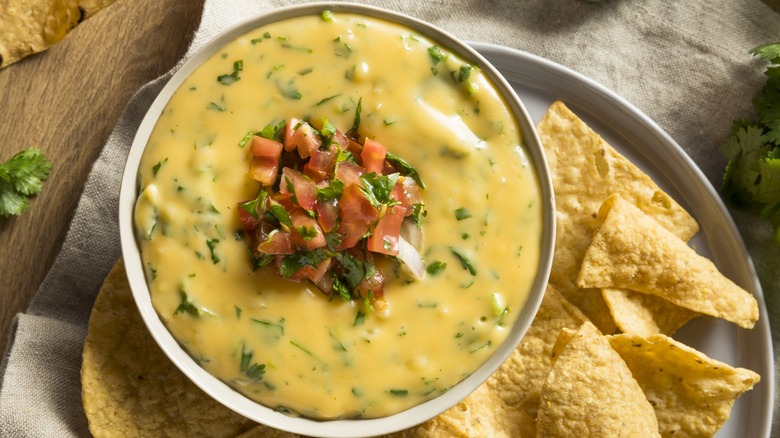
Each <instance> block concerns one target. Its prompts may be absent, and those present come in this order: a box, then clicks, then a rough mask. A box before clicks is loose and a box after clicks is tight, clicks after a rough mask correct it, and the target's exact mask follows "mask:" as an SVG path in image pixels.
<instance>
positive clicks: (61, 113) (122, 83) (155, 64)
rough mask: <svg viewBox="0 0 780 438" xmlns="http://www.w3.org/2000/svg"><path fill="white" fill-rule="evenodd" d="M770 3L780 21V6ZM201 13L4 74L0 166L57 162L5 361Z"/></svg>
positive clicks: (102, 39)
mask: <svg viewBox="0 0 780 438" xmlns="http://www.w3.org/2000/svg"><path fill="white" fill-rule="evenodd" d="M764 2H765V3H766V4H768V5H769V6H770V7H771V8H772V9H773V10H775V11H778V12H780V0H764ZM202 7H203V0H133V1H130V0H118V1H117V2H116V3H115V4H113V5H111V6H109V7H108V8H107V9H105V10H104V11H102V12H100V13H98V14H97V15H95V16H94V17H92V18H90V19H89V20H87V21H85V22H84V23H82V24H81V25H79V26H78V27H77V28H76V29H75V30H73V31H72V32H71V33H70V34H69V35H68V37H67V38H65V39H64V40H63V41H61V42H60V43H59V44H57V45H55V46H54V47H53V48H51V49H49V50H48V51H47V52H45V53H43V54H40V55H36V56H33V57H30V58H27V59H25V60H22V61H21V62H18V63H16V64H13V65H11V66H10V67H8V68H5V69H3V70H0V139H2V141H0V160H3V161H4V160H6V159H8V158H10V157H11V156H12V155H13V154H15V153H16V152H18V151H19V150H21V149H23V148H26V147H30V146H36V147H39V148H41V149H43V151H44V153H45V154H46V156H47V157H48V158H49V159H50V160H51V161H53V162H54V168H53V170H52V172H51V175H50V176H49V179H48V180H47V181H46V183H45V185H44V190H43V192H42V193H41V194H40V195H38V196H37V197H36V198H35V199H34V200H33V201H32V208H31V210H30V211H29V212H27V213H26V214H24V215H23V216H21V217H19V218H13V219H6V220H3V219H0V242H2V244H1V245H2V246H0V248H1V249H0V352H2V351H5V347H6V342H7V338H8V333H9V329H10V324H11V321H12V319H13V317H14V315H15V314H16V313H18V312H21V311H24V310H25V309H26V308H27V305H28V304H29V302H30V300H31V299H32V297H33V295H34V293H35V291H36V290H37V288H38V286H39V285H40V284H41V282H42V281H43V278H44V276H45V275H46V272H47V271H48V269H49V268H50V267H51V264H52V262H53V261H54V259H55V258H56V256H57V253H58V252H59V249H60V247H61V245H62V241H63V239H64V237H65V233H66V232H67V230H68V224H69V222H70V219H71V217H72V215H73V211H74V209H75V207H76V204H77V202H78V199H79V196H80V194H81V191H82V189H83V186H84V183H85V181H86V177H87V174H88V173H89V171H90V169H91V167H92V163H93V162H94V161H95V159H96V158H97V156H98V155H99V153H100V150H101V147H102V146H103V144H104V143H105V141H106V139H107V138H108V136H109V134H110V133H111V130H112V129H113V127H114V125H115V124H116V122H117V120H118V119H119V117H120V115H121V112H122V109H123V108H124V107H125V105H126V104H127V102H128V100H129V99H130V97H131V96H132V95H133V93H134V92H135V91H136V90H137V89H138V88H139V87H140V86H141V85H143V84H144V83H146V82H148V81H150V80H152V79H154V78H155V77H157V76H159V75H160V74H162V73H164V72H166V71H167V70H169V69H170V68H171V67H172V66H173V65H174V64H175V63H176V61H177V60H178V59H180V58H181V56H182V55H183V54H184V53H185V51H186V49H187V46H188V45H189V43H190V40H191V37H192V33H193V32H194V30H195V29H196V28H197V26H198V23H199V20H200V15H201V12H202ZM778 17H779V18H778V19H780V15H779V16H778Z"/></svg>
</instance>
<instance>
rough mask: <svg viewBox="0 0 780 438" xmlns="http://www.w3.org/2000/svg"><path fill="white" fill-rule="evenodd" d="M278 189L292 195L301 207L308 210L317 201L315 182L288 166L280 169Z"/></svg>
mask: <svg viewBox="0 0 780 438" xmlns="http://www.w3.org/2000/svg"><path fill="white" fill-rule="evenodd" d="M288 183H289V185H292V189H293V190H292V191H290V187H289V186H288ZM279 191H280V192H281V193H290V194H292V195H294V196H295V199H296V200H297V201H298V205H299V206H300V207H301V208H303V209H306V210H309V211H312V210H314V205H315V203H316V202H317V184H315V183H314V181H312V180H311V179H309V178H308V177H306V176H305V175H304V174H302V173H300V172H298V171H297V170H295V169H290V168H289V167H285V168H284V169H282V181H281V183H280V184H279Z"/></svg>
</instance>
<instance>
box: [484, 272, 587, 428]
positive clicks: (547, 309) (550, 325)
mask: <svg viewBox="0 0 780 438" xmlns="http://www.w3.org/2000/svg"><path fill="white" fill-rule="evenodd" d="M587 320H588V318H587V317H586V316H585V315H583V314H582V312H581V311H580V310H579V309H578V308H577V307H576V306H574V305H572V304H571V303H569V302H568V301H566V298H564V297H563V295H561V294H560V293H558V291H556V290H555V289H554V288H552V287H549V286H548V287H547V292H545V295H544V298H543V299H542V304H541V305H540V306H539V311H538V312H537V313H536V318H535V319H534V321H533V323H532V324H531V326H530V327H529V328H528V332H527V333H526V334H525V337H523V339H522V341H520V344H519V345H518V346H517V348H516V349H515V351H513V352H512V355H511V356H509V359H507V360H506V362H504V364H503V365H501V367H499V368H498V370H497V371H496V372H495V373H494V374H493V375H492V376H491V377H490V379H488V380H487V382H486V383H485V384H486V385H487V386H488V388H490V390H491V391H492V392H494V393H495V394H497V395H498V396H499V397H500V398H501V399H502V400H503V401H504V402H505V403H506V404H507V405H509V406H512V407H514V408H517V409H519V410H521V411H523V412H525V413H527V414H528V416H530V417H531V418H536V411H537V409H538V408H539V397H540V396H541V393H542V386H543V385H544V381H545V379H547V375H548V374H549V373H550V369H552V363H551V361H550V354H551V352H552V348H553V345H554V344H555V341H556V338H557V337H558V333H560V331H561V330H562V329H564V328H570V329H577V328H579V327H580V326H581V325H582V323H583V322H585V321H587Z"/></svg>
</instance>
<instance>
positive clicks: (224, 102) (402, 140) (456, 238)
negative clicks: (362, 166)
mask: <svg viewBox="0 0 780 438" xmlns="http://www.w3.org/2000/svg"><path fill="white" fill-rule="evenodd" d="M358 102H360V106H361V107H362V108H361V110H360V112H359V114H360V124H359V129H358V132H359V134H360V135H361V136H365V137H368V138H371V139H373V140H375V141H377V142H379V143H381V144H383V145H385V146H386V147H387V149H388V151H389V152H392V153H393V154H394V155H396V156H398V157H402V158H403V159H404V160H405V161H406V162H408V163H410V164H411V165H412V166H414V168H415V169H416V170H417V171H418V172H419V174H420V176H421V178H422V179H423V180H424V182H425V189H424V190H422V191H421V196H422V198H423V200H424V203H425V210H426V216H425V217H424V218H423V220H422V221H421V230H422V231H423V235H424V239H423V241H424V243H423V245H422V246H421V250H420V254H421V255H422V256H423V258H424V261H425V264H426V267H427V269H426V271H427V272H426V273H425V275H424V276H423V278H421V279H414V278H410V277H409V276H408V275H405V274H404V272H403V270H400V269H397V268H398V265H399V263H398V262H396V261H395V260H393V259H392V258H388V263H387V264H389V266H390V268H389V271H388V272H390V274H389V275H388V282H387V283H386V285H385V289H384V299H385V300H386V306H385V307H384V308H383V309H382V311H375V310H373V309H372V308H371V307H370V306H367V305H366V303H364V302H361V301H360V300H351V301H345V300H343V299H341V298H339V297H336V298H334V297H332V296H326V295H325V294H323V293H322V292H320V291H319V290H318V289H317V288H316V287H315V286H314V285H313V284H311V283H309V282H306V281H304V282H293V281H289V280H285V279H283V278H280V277H279V276H277V275H274V273H273V269H271V268H270V267H266V268H260V269H254V267H253V263H252V258H251V257H250V250H249V239H248V237H247V236H246V233H244V232H243V231H242V230H243V228H242V224H241V221H240V220H239V214H238V211H237V209H238V207H237V206H238V204H239V203H241V202H244V201H246V200H248V199H253V198H255V197H256V196H257V194H258V189H259V187H260V186H259V184H258V182H257V181H255V180H254V179H252V178H251V177H250V175H249V174H248V171H247V169H248V168H249V162H250V160H251V157H250V153H249V151H248V148H247V147H246V144H245V142H242V139H244V138H245V137H246V135H247V133H250V134H251V133H253V132H258V131H260V130H262V129H263V127H264V126H267V125H269V124H274V123H278V122H279V121H282V120H286V119H289V118H293V117H295V118H299V119H306V120H310V121H311V122H312V125H315V126H319V123H320V121H322V120H323V119H324V118H326V119H327V120H328V121H329V122H330V123H332V124H333V125H334V126H336V127H337V128H339V129H340V130H341V131H347V130H348V129H350V127H351V126H353V123H354V122H355V115H356V111H357V109H358V108H357V106H358ZM541 217H542V202H541V199H540V188H539V183H538V181H537V177H536V172H535V169H534V168H533V167H532V165H531V163H530V158H529V157H528V156H527V155H526V151H525V149H524V146H523V144H522V138H521V133H520V130H519V127H518V124H517V122H516V121H515V119H514V117H513V116H512V114H511V112H510V109H509V107H508V105H507V104H506V103H505V102H504V101H503V99H502V98H501V97H500V96H499V95H498V93H497V91H496V90H495V89H494V87H493V86H492V84H491V82H490V81H489V80H488V79H487V77H486V76H485V75H484V74H483V73H482V72H481V71H480V70H479V69H478V68H477V67H474V66H471V65H469V64H467V63H466V62H465V61H463V60H461V59H459V58H458V57H457V56H455V55H453V54H452V53H450V52H449V50H448V49H447V48H446V47H442V46H440V45H437V43H436V42H435V41H431V40H429V39H426V38H424V37H422V36H420V35H417V34H415V33H414V32H413V31H411V30H409V29H408V28H405V27H402V26H399V25H395V24H391V23H388V22H384V21H381V20H377V19H374V18H370V17H366V16H358V15H348V14H330V13H327V12H326V13H323V14H322V15H321V16H308V17H302V18H295V19H290V20H286V21H282V22H278V23H274V24H270V25H267V26H264V27H261V28H258V29H256V30H253V31H251V32H249V33H247V34H245V35H243V36H241V37H240V38H238V39H236V40H235V41H233V42H231V43H229V44H227V45H226V46H224V47H223V48H222V49H221V50H220V51H219V52H217V53H216V54H215V55H213V56H212V57H211V58H210V59H208V60H207V61H206V62H204V63H203V64H202V65H201V66H200V67H199V68H198V69H197V70H196V71H195V72H194V73H193V74H192V75H191V76H189V77H188V78H187V79H186V80H185V81H184V83H183V84H182V85H181V86H180V87H179V89H178V90H177V91H176V92H175V94H174V95H173V96H172V98H171V99H170V101H169V103H168V104H167V106H166V107H165V109H164V110H163V112H162V114H161V116H160V118H159V121H158V122H157V125H156V126H155V128H154V131H153V133H152V135H151V137H150V138H149V141H148V144H147V147H146V149H145V152H144V155H143V158H142V161H141V165H140V169H139V195H138V200H137V203H136V208H135V216H134V219H135V227H136V235H137V239H138V242H139V245H140V248H141V255H142V261H143V264H144V267H145V270H146V275H147V282H148V284H149V289H150V291H151V298H152V303H153V305H154V307H155V309H156V311H157V313H158V314H159V316H160V318H161V319H162V320H163V322H164V323H165V324H166V326H167V327H168V329H169V330H170V331H171V333H172V334H173V336H174V337H175V338H176V339H177V340H178V341H179V343H180V344H181V345H182V346H183V347H184V348H185V349H186V350H187V351H188V352H189V354H190V355H192V357H193V358H195V360H196V361H198V363H199V364H200V365H201V366H202V367H203V368H204V369H206V370H207V371H208V372H210V373H212V374H213V375H215V376H217V377H218V378H220V379H221V380H223V381H225V382H226V383H228V384H229V385H231V386H232V387H233V388H235V389H236V390H237V391H240V392H241V393H242V394H244V395H245V396H247V397H249V398H251V399H253V400H256V401H258V402H260V403H262V404H264V405H266V406H269V407H271V408H274V409H277V410H280V411H282V412H289V413H291V414H293V415H304V416H308V417H312V418H321V419H328V418H348V417H363V418H370V417H380V416H387V415H391V414H394V413H397V412H399V411H402V410H405V409H407V408H410V407H412V406H414V405H417V404H419V403H421V402H423V401H425V400H428V399H431V398H433V397H435V396H437V395H439V394H441V393H443V392H445V391H447V389H448V388H450V387H451V386H453V385H455V384H456V383H458V382H459V381H461V380H462V379H464V378H465V377H467V376H469V375H470V374H471V373H472V372H474V371H475V370H476V369H477V368H478V367H479V366H480V365H481V364H482V363H483V362H485V361H486V360H487V358H488V357H489V356H490V355H491V354H492V353H493V352H494V351H495V349H496V348H497V347H498V346H499V345H500V344H501V342H502V341H503V340H504V339H505V337H506V336H507V335H508V333H509V331H510V329H511V327H512V324H513V323H514V321H515V319H516V318H517V317H518V315H519V314H520V311H521V310H522V308H523V305H524V303H525V300H526V297H527V294H528V293H529V291H530V289H531V286H532V283H533V282H534V279H535V276H536V271H537V267H538V264H539V257H540V250H541V248H540V246H541V233H542V225H541ZM393 267H395V268H396V269H394V268H393Z"/></svg>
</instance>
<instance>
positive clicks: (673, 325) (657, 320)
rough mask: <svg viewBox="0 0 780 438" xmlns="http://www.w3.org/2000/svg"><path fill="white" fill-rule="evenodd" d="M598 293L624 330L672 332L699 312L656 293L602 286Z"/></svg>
mask: <svg viewBox="0 0 780 438" xmlns="http://www.w3.org/2000/svg"><path fill="white" fill-rule="evenodd" d="M601 294H602V296H603V297H604V301H605V302H606V303H607V306H609V310H610V312H611V313H612V317H613V318H614V319H615V324H617V326H618V328H619V329H620V331H622V332H623V333H636V334H638V335H642V336H650V335H654V334H659V333H660V334H664V335H671V334H672V333H674V332H676V331H677V329H679V328H680V327H682V326H683V325H685V324H686V323H687V322H688V321H690V320H691V319H693V318H695V317H697V316H699V315H700V314H699V313H696V312H694V311H692V310H688V309H686V308H683V307H680V306H677V305H675V304H672V303H670V302H669V301H666V300H664V299H663V298H659V297H657V296H655V295H648V294H643V293H640V292H634V291H630V290H626V289H610V288H604V289H602V290H601Z"/></svg>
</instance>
